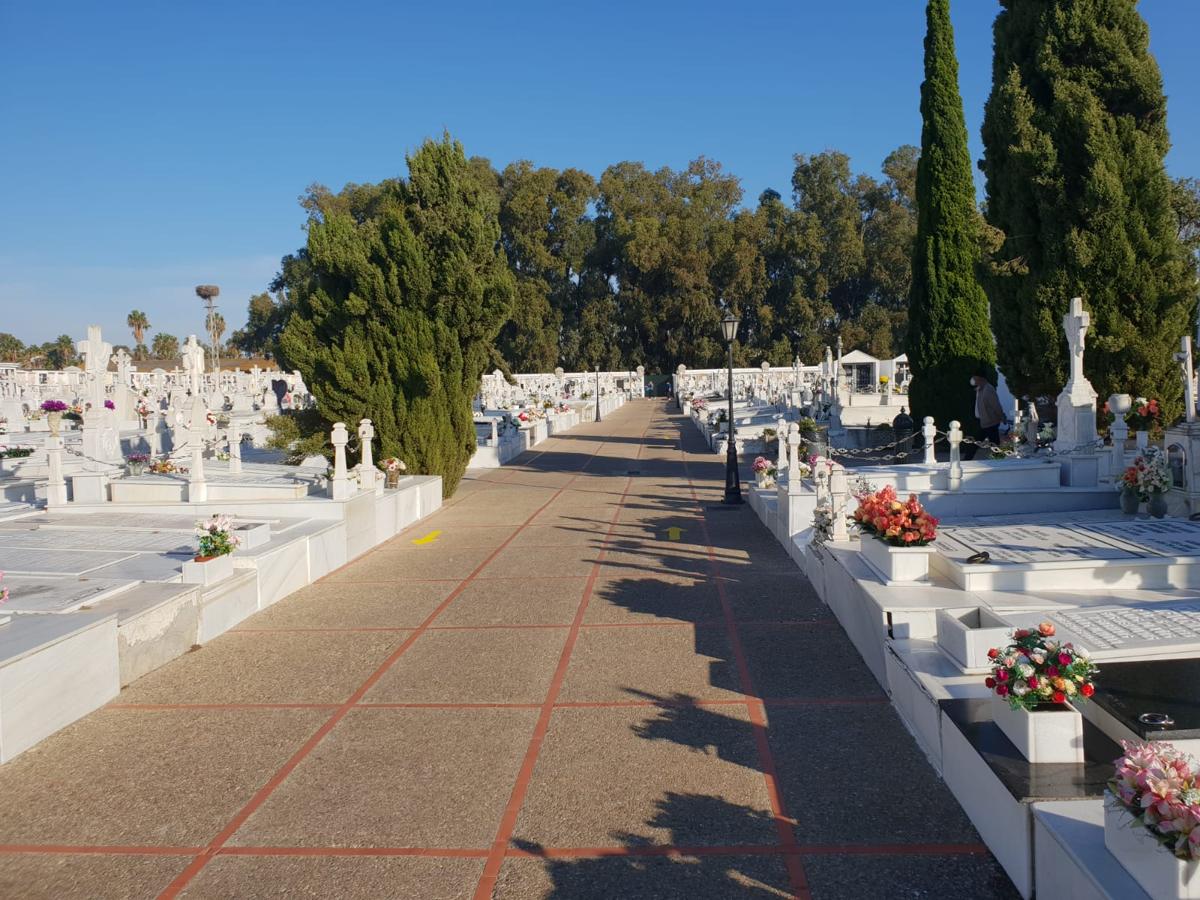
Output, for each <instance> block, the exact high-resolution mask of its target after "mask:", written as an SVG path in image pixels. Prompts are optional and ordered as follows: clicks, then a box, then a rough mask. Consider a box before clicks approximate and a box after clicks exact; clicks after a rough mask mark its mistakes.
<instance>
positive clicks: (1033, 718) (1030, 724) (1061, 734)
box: [992, 695, 1083, 763]
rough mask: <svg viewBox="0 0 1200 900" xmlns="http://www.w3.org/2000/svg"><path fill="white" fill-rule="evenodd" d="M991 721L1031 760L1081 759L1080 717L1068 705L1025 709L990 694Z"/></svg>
mask: <svg viewBox="0 0 1200 900" xmlns="http://www.w3.org/2000/svg"><path fill="white" fill-rule="evenodd" d="M992 721H994V722H995V723H996V724H997V725H999V726H1000V730H1001V731H1003V732H1004V736H1005V737H1007V738H1008V739H1009V740H1010V741H1012V742H1013V744H1014V745H1016V748H1017V750H1018V751H1020V753H1021V755H1022V756H1024V757H1025V758H1026V759H1027V760H1029V761H1030V762H1031V763H1081V762H1083V717H1082V716H1080V715H1079V712H1078V710H1075V709H1073V708H1072V707H1070V706H1067V705H1065V704H1064V705H1063V706H1062V707H1058V708H1051V709H1040V710H1038V711H1037V712H1028V711H1027V710H1024V709H1013V708H1012V707H1011V706H1009V705H1008V701H1007V700H1005V699H1003V698H1001V697H997V696H995V695H993V696H992Z"/></svg>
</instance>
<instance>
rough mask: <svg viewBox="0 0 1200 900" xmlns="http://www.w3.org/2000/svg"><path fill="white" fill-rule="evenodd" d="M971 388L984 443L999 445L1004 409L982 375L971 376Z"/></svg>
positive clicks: (994, 390)
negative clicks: (973, 391) (973, 390)
mask: <svg viewBox="0 0 1200 900" xmlns="http://www.w3.org/2000/svg"><path fill="white" fill-rule="evenodd" d="M971 387H973V388H974V389H975V418H976V419H978V420H979V428H980V431H981V433H982V436H983V439H984V440H985V441H990V442H991V443H993V444H999V443H1000V423H1001V422H1003V421H1004V408H1003V407H1002V406H1001V405H1000V398H999V397H998V396H997V395H996V388H995V387H994V386H993V385H992V383H991V382H990V381H988V380H987V378H986V377H984V376H983V375H982V374H978V373H977V374H975V375H972V376H971Z"/></svg>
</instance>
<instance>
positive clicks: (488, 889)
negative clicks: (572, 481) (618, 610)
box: [475, 416, 652, 900]
mask: <svg viewBox="0 0 1200 900" xmlns="http://www.w3.org/2000/svg"><path fill="white" fill-rule="evenodd" d="M651 421H652V416H647V417H646V427H645V428H644V429H642V438H641V442H640V443H639V445H638V452H637V457H636V458H641V455H642V449H643V448H644V447H645V438H646V432H647V431H649V430H650V422H651ZM632 485H633V477H632V476H626V479H625V490H624V491H623V492H622V493H621V500H620V502H619V503H618V504H617V506H616V508H615V509H614V511H613V516H612V520H611V522H610V523H609V527H608V531H606V532H605V535H604V545H607V543H608V539H609V537H610V536H611V535H612V532H613V529H614V528H616V526H617V520H618V519H619V518H620V515H621V509H622V507H623V506H624V505H625V498H626V497H627V496H628V494H629V489H630V487H631V486H632ZM605 552H606V549H605V546H602V547H601V549H600V554H599V558H598V559H597V560H596V562H595V563H594V564H593V565H592V572H591V574H590V575H589V576H588V582H587V586H586V587H585V588H584V589H583V598H582V599H581V600H580V601H579V608H578V609H577V610H576V611H575V618H574V620H573V621H572V623H571V630H570V631H569V632H567V639H566V641H565V643H564V644H563V649H562V654H561V656H560V657H559V660H558V667H557V668H556V669H555V670H554V677H553V678H551V680H550V687H549V689H548V690H547V692H546V700H545V702H544V703H543V704H542V711H541V713H540V714H539V715H538V720H537V723H536V724H535V725H534V728H533V736H532V737H531V738H530V740H529V747H528V748H527V749H526V751H525V758H524V759H523V760H522V762H521V769H520V771H519V772H518V773H517V780H516V783H515V784H513V789H512V794H511V795H510V796H509V799H508V805H507V806H505V808H504V814H503V815H502V816H501V817H500V825H499V827H498V828H497V830H496V839H495V841H493V843H492V852H491V853H490V854H489V855H488V858H487V862H486V863H485V864H484V867H483V874H482V875H481V876H480V878H479V884H478V885H476V887H475V900H490V898H491V897H492V894H493V893H494V891H495V888H496V879H497V878H498V877H499V875H500V867H501V866H502V865H503V864H504V858H505V855H506V853H507V851H508V843H509V841H510V840H511V838H512V835H513V831H514V830H515V829H516V827H517V816H518V815H519V814H520V812H521V806H522V804H524V802H525V795H526V793H528V791H529V785H530V782H532V781H533V771H534V768H535V766H536V765H537V760H538V755H539V754H540V753H541V750H542V743H543V741H544V740H545V738H546V733H547V732H548V731H549V728H550V718H551V716H553V714H554V709H555V702H556V701H557V700H558V694H559V692H560V691H561V690H562V685H563V681H564V680H565V679H566V676H567V667H568V666H569V665H570V662H571V654H572V652H574V650H575V644H576V642H577V641H578V640H579V631H580V625H582V624H583V617H584V615H586V613H587V608H588V603H589V601H590V600H591V597H592V592H593V590H594V589H595V586H596V579H597V578H598V577H599V575H600V568H601V566H602V565H603V563H604V555H605Z"/></svg>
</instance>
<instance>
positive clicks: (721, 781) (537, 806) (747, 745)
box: [513, 707, 776, 847]
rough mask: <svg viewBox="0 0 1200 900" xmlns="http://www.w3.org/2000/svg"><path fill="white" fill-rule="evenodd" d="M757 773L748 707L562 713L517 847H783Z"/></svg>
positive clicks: (554, 721)
mask: <svg viewBox="0 0 1200 900" xmlns="http://www.w3.org/2000/svg"><path fill="white" fill-rule="evenodd" d="M661 713H668V714H671V715H672V719H671V724H670V725H669V726H666V725H659V726H657V727H656V726H655V725H654V723H655V722H661V721H662V719H661V715H660V714H661ZM756 766H757V757H756V754H755V749H754V736H753V732H752V730H751V727H750V724H749V721H748V720H747V718H746V713H745V710H743V709H741V708H739V707H720V708H706V707H692V708H691V709H688V710H675V709H672V710H654V709H646V708H632V709H631V708H617V709H559V710H555V712H554V715H553V717H552V718H551V720H550V729H549V732H548V733H547V735H546V739H545V743H544V744H543V745H542V751H541V754H540V755H539V757H538V764H537V767H536V769H535V770H534V773H533V779H532V782H531V784H530V786H529V792H528V794H527V795H526V797H525V804H524V806H523V807H522V809H521V814H520V816H519V817H518V819H517V825H516V830H515V831H514V832H513V843H514V846H521V842H526V843H531V844H537V845H541V846H543V847H620V846H645V845H664V844H665V845H674V846H709V845H736V844H753V845H762V844H774V843H775V835H776V832H775V825H774V822H773V820H772V818H771V815H770V806H769V803H768V800H767V793H766V784H765V782H764V780H763V777H762V774H761V772H759V771H758V769H757V768H756Z"/></svg>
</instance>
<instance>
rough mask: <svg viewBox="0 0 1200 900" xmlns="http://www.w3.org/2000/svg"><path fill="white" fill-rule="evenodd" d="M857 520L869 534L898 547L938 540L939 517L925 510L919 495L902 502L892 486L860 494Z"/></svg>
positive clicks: (909, 496) (855, 513) (911, 496)
mask: <svg viewBox="0 0 1200 900" xmlns="http://www.w3.org/2000/svg"><path fill="white" fill-rule="evenodd" d="M854 521H855V522H856V523H857V524H858V527H859V528H860V529H862V531H863V532H864V533H865V534H872V535H874V536H875V537H877V538H879V539H880V540H881V541H883V542H884V543H885V544H891V545H892V546H895V547H923V546H925V545H926V544H928V543H930V542H931V541H934V540H936V539H937V526H938V520H937V519H936V518H934V517H933V516H931V515H929V513H927V512H926V511H925V508H924V507H923V506H921V503H920V501H919V500H917V495H916V494H909V495H908V499H907V500H904V501H902V500H900V498H899V497H897V496H896V489H895V488H893V487H891V486H890V485H889V486H887V487H884V488H881V489H879V490H878V491H876V492H875V493H873V494H870V493H869V494H863V495H862V496H860V497H859V498H858V509H856V510H855V511H854Z"/></svg>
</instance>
